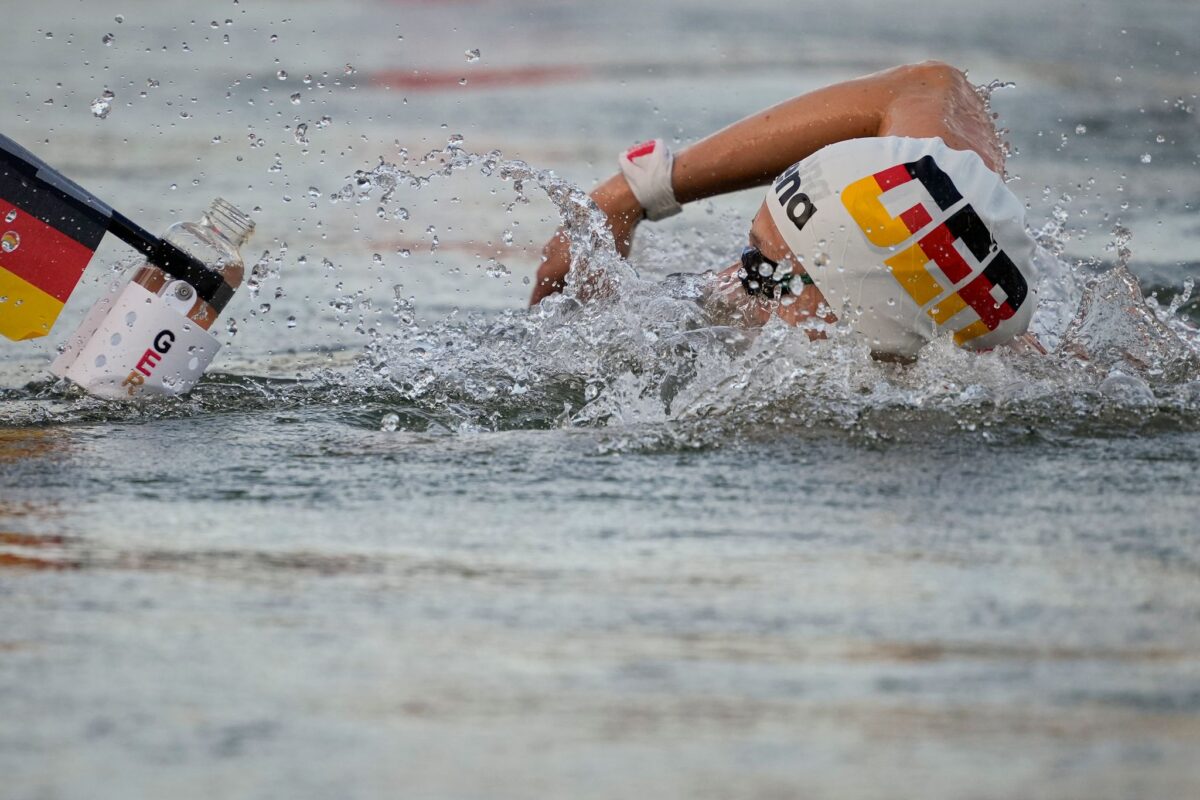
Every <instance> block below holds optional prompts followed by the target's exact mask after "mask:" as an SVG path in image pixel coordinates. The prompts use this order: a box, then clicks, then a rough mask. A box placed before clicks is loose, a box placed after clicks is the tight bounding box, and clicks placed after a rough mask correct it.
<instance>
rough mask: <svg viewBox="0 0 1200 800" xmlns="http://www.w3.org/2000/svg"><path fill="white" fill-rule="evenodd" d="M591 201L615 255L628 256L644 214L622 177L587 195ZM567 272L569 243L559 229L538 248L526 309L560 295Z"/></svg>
mask: <svg viewBox="0 0 1200 800" xmlns="http://www.w3.org/2000/svg"><path fill="white" fill-rule="evenodd" d="M590 196H591V198H592V200H594V201H595V202H596V205H598V206H599V207H600V210H601V211H603V212H604V215H605V216H606V217H608V229H609V230H610V231H612V235H613V241H614V242H615V243H616V245H617V252H618V253H620V254H621V255H622V256H628V255H629V248H630V247H631V246H632V244H633V232H634V231H635V230H636V229H637V226H638V223H639V222H641V221H642V218H643V217H644V216H645V211H644V210H643V209H642V207H641V205H639V204H638V201H637V198H636V197H634V196H633V191H632V190H630V188H629V184H628V183H626V181H625V176H624V175H620V174H617V175H614V176H613V177H611V178H609V179H608V180H607V181H605V182H604V183H602V184H600V185H599V186H598V187H596V188H595V189H594V190H592V192H591V195H590ZM570 269H571V243H570V241H568V239H567V234H566V229H565V228H559V229H558V231H557V232H556V233H555V234H554V236H553V237H551V239H550V241H548V242H546V246H545V247H543V248H542V263H541V265H540V266H539V267H538V271H537V278H536V280H535V282H534V286H533V295H532V296H531V297H530V298H529V305H531V306H535V305H537V304H538V303H540V302H541V301H542V300H544V299H545V298H547V297H549V296H550V295H552V294H554V293H555V292H560V291H562V288H563V285H564V284H565V282H566V279H567V273H568V272H569V271H570Z"/></svg>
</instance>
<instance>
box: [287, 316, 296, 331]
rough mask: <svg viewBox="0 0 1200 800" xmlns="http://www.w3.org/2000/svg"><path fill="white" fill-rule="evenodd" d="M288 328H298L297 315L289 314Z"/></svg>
mask: <svg viewBox="0 0 1200 800" xmlns="http://www.w3.org/2000/svg"><path fill="white" fill-rule="evenodd" d="M287 326H288V327H289V328H294V327H296V315H295V314H289V315H288V318H287Z"/></svg>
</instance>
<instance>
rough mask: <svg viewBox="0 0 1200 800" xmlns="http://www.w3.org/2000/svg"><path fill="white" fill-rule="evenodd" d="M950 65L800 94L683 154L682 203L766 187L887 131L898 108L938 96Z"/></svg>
mask: <svg viewBox="0 0 1200 800" xmlns="http://www.w3.org/2000/svg"><path fill="white" fill-rule="evenodd" d="M951 72H956V71H955V70H953V68H951V67H947V66H946V65H944V64H937V63H927V64H917V65H909V66H902V67H896V68H894V69H889V70H885V71H883V72H877V73H875V74H873V75H867V76H865V77H862V78H857V79H854V80H850V81H845V82H843V83H839V84H836V85H834V86H828V87H825V88H823V89H817V90H816V91H812V92H809V93H807V94H803V95H800V96H799V97H794V98H792V99H791V100H787V101H785V102H783V103H780V104H779V105H776V106H772V107H771V108H768V109H766V110H765V111H761V112H759V113H757V114H754V115H751V116H749V117H746V118H745V119H743V120H741V121H739V122H735V123H734V124H732V125H730V126H729V127H727V128H724V129H723V130H720V131H717V132H716V133H714V134H712V135H711V136H708V137H707V138H704V139H701V140H700V141H698V142H696V143H695V144H693V145H691V146H690V147H688V148H686V149H684V150H682V151H681V152H679V154H678V155H676V157H675V166H674V169H673V171H672V174H671V178H672V185H673V187H674V189H675V197H676V199H677V200H678V201H679V202H680V203H689V202H692V201H695V200H703V199H705V198H708V197H713V196H716V195H720V194H725V193H727V192H735V191H739V190H741V189H750V188H753V187H755V186H764V185H766V184H767V183H768V182H769V181H770V180H771V179H772V178H774V177H775V176H776V175H778V174H779V173H781V172H783V171H784V170H785V169H787V168H788V167H790V166H791V165H792V164H795V163H796V162H797V161H800V160H801V159H804V158H807V157H808V156H810V155H812V154H813V153H815V152H817V151H818V150H820V149H821V148H822V147H825V146H826V145H830V144H833V143H835V142H842V141H846V140H847V139H859V138H863V137H866V136H881V135H885V128H886V127H887V126H888V124H889V121H890V117H891V116H892V109H893V107H894V106H895V105H896V104H897V103H899V102H902V101H904V100H905V99H908V98H919V101H923V100H926V99H927V98H928V97H930V96H931V95H932V96H937V94H938V93H940V92H942V91H944V88H945V85H946V83H947V81H948V80H949V73H951Z"/></svg>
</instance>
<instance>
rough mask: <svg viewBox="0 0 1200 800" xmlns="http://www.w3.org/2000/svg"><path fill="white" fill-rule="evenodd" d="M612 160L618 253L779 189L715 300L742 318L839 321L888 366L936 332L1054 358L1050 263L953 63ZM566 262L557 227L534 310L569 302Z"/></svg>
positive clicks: (851, 86) (601, 190)
mask: <svg viewBox="0 0 1200 800" xmlns="http://www.w3.org/2000/svg"><path fill="white" fill-rule="evenodd" d="M619 163H620V166H621V171H620V172H619V173H617V174H616V175H614V176H613V177H611V178H609V179H608V180H606V181H604V182H603V183H601V184H600V185H599V186H597V187H596V188H595V189H594V190H593V191H592V192H591V195H590V196H591V198H592V199H593V200H594V201H595V202H596V204H597V205H598V206H599V208H600V210H601V211H603V212H604V213H605V215H606V216H607V218H608V226H609V228H610V229H611V231H612V234H613V238H614V240H615V242H616V246H617V249H618V251H619V252H620V254H621V255H622V256H627V255H628V254H629V250H630V246H631V244H632V241H633V235H634V232H635V230H636V229H637V226H638V225H639V224H640V223H641V222H642V220H643V219H651V220H656V219H662V218H663V217H667V216H670V215H672V214H674V213H677V212H678V211H679V210H680V207H681V205H682V204H685V203H691V202H695V201H697V200H703V199H706V198H709V197H714V196H716V195H721V194H725V193H728V192H734V191H739V190H742V189H749V188H753V187H756V186H763V185H766V184H768V183H769V184H770V186H769V188H768V190H767V195H766V198H765V199H764V201H763V203H762V205H761V206H760V208H759V210H758V213H757V214H756V215H755V217H754V221H753V223H752V225H751V226H750V231H749V237H748V241H747V243H746V246H745V248H744V249H743V250H742V252H741V255H740V257H739V258H738V259H737V261H736V262H735V263H734V264H732V265H731V266H729V267H728V268H726V269H724V270H723V271H721V272H719V273H717V274H716V275H715V276H714V277H713V284H712V291H711V293H710V297H711V298H715V299H717V300H718V301H720V302H723V303H725V304H727V305H733V306H735V307H736V308H737V309H739V311H740V313H741V315H742V317H743V318H744V320H745V321H746V322H747V323H749V324H762V323H764V322H766V321H767V320H768V319H769V318H770V317H771V316H777V317H779V318H780V319H782V320H783V321H784V322H787V323H789V324H791V325H800V324H804V323H808V325H807V326H806V327H808V328H809V336H810V337H813V338H817V337H821V336H823V333H822V332H821V331H820V330H819V327H820V325H819V323H821V322H824V323H831V322H834V321H835V320H836V319H837V317H838V316H840V315H846V316H847V317H848V321H849V323H850V325H851V327H852V328H853V329H855V330H856V331H858V332H859V333H861V334H863V335H865V336H866V337H867V339H868V340H869V343H870V346H871V350H872V352H873V353H874V354H875V355H876V356H877V357H882V358H889V357H891V358H899V359H910V358H912V357H914V356H915V354H916V353H917V351H918V350H919V349H920V348H921V347H922V346H923V345H924V344H926V343H927V342H928V341H930V340H931V339H932V338H934V337H935V336H937V335H939V334H946V335H952V336H953V337H954V339H955V341H956V343H957V344H959V345H960V346H963V347H967V348H971V349H980V350H983V349H990V348H993V347H996V346H999V345H1010V346H1015V347H1018V348H1026V349H1027V348H1034V349H1036V350H1038V351H1039V352H1045V349H1044V348H1043V347H1042V346H1041V345H1040V344H1039V342H1038V340H1037V338H1035V337H1034V335H1033V334H1031V333H1029V332H1028V330H1029V328H1030V320H1031V317H1032V316H1033V313H1034V310H1035V308H1036V307H1037V305H1038V293H1039V291H1043V292H1044V291H1045V285H1046V283H1047V281H1046V280H1045V279H1046V277H1047V275H1046V274H1045V273H1046V269H1045V267H1044V266H1040V265H1039V259H1038V258H1037V257H1035V250H1036V246H1035V244H1034V242H1033V241H1032V239H1031V238H1030V237H1029V236H1028V234H1027V233H1026V232H1025V228H1024V205H1023V203H1021V202H1020V201H1019V200H1018V199H1017V198H1016V197H1015V196H1014V195H1013V194H1012V192H1010V191H1009V190H1008V188H1007V187H1006V186H1005V185H1004V180H1003V178H1002V177H1001V176H1002V175H1003V174H1004V151H1003V150H1002V148H1001V146H1000V141H999V138H998V136H997V134H996V130H995V127H994V125H993V122H992V118H991V116H990V114H989V113H988V110H987V108H986V106H985V103H984V100H983V98H982V97H981V96H980V94H979V93H978V92H977V90H976V88H975V87H974V86H973V85H972V84H971V83H970V82H969V81H968V80H967V78H966V76H965V75H964V74H963V73H962V72H961V71H960V70H958V69H956V68H954V67H952V66H949V65H947V64H944V63H941V62H936V61H927V62H924V63H920V64H913V65H907V66H900V67H896V68H893V69H889V70H885V71H883V72H877V73H875V74H872V75H868V76H866V77H862V78H858V79H855V80H850V81H846V82H844V83H839V84H836V85H833V86H829V87H826V88H823V89H818V90H816V91H813V92H810V93H808V94H804V95H801V96H799V97H795V98H793V99H791V100H788V101H785V102H783V103H780V104H779V105H776V106H773V107H771V108H768V109H766V110H765V111H761V112H759V113H757V114H754V115H752V116H749V117H747V118H745V119H743V120H741V121H739V122H736V123H734V124H732V125H730V126H729V127H727V128H724V129H723V130H720V131H718V132H717V133H714V134H712V135H711V136H708V137H707V138H705V139H702V140H700V141H699V142H696V143H695V144H693V145H691V146H689V147H687V148H685V149H683V150H681V151H680V152H679V153H678V154H677V155H674V156H672V155H671V154H670V152H669V150H668V149H667V148H666V146H665V145H664V144H663V143H662V142H661V141H660V140H658V141H653V142H647V143H645V144H642V145H638V146H635V147H633V148H631V149H630V150H628V151H627V152H626V153H625V154H623V155H622V156H621V158H620V161H619ZM570 266H571V264H570V252H569V246H568V241H567V238H566V236H565V233H564V231H563V230H559V231H558V232H557V233H556V234H555V236H554V237H553V238H552V239H551V240H550V241H549V242H548V243H547V244H546V247H545V249H544V250H543V260H542V263H541V265H540V266H539V268H538V272H537V280H536V284H535V287H534V290H533V296H532V298H531V300H530V304H531V305H534V304H537V303H539V302H541V301H542V300H543V299H544V298H546V297H548V296H550V295H552V294H553V293H555V292H558V291H560V290H561V289H562V288H563V286H564V282H565V279H566V277H567V273H568V271H569V269H570ZM1039 277H1041V278H1042V279H1043V280H1042V281H1041V286H1040V287H1039V281H1038V278H1039ZM1050 277H1051V278H1053V276H1050ZM1050 282H1051V283H1053V280H1051V281H1050ZM1050 292H1051V293H1053V292H1054V289H1053V287H1051V289H1050ZM812 323H818V325H813V324H812Z"/></svg>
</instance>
